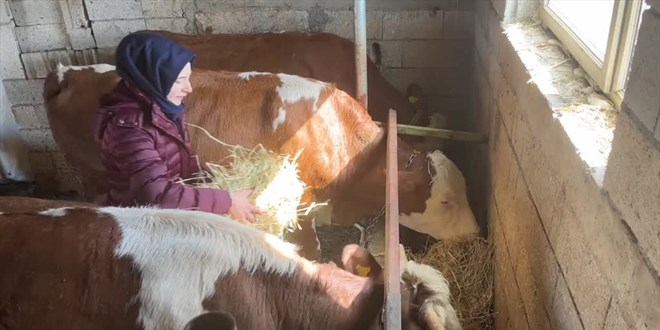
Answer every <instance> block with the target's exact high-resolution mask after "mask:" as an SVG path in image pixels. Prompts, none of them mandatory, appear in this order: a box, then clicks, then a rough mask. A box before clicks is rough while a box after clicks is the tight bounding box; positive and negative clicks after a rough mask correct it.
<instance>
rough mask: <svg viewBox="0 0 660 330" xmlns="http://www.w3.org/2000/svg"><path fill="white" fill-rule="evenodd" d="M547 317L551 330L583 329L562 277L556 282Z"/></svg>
mask: <svg viewBox="0 0 660 330" xmlns="http://www.w3.org/2000/svg"><path fill="white" fill-rule="evenodd" d="M548 317H549V318H550V324H552V328H553V329H584V326H583V325H582V322H581V321H580V316H579V315H578V312H577V309H576V307H575V305H574V304H573V299H572V298H571V293H570V291H569V290H568V286H567V285H566V280H565V279H564V277H563V276H560V277H559V279H558V280H557V289H556V290H555V295H554V299H553V302H552V308H551V309H550V310H549V311H548Z"/></svg>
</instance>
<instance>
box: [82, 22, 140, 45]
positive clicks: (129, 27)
mask: <svg viewBox="0 0 660 330" xmlns="http://www.w3.org/2000/svg"><path fill="white" fill-rule="evenodd" d="M146 28H147V26H146V23H145V21H144V19H131V20H121V21H95V22H92V30H93V31H94V37H95V38H96V45H97V46H98V47H116V46H117V45H118V44H119V42H120V41H121V39H122V38H124V37H125V36H127V35H129V34H131V33H133V32H137V31H140V30H145V29H146Z"/></svg>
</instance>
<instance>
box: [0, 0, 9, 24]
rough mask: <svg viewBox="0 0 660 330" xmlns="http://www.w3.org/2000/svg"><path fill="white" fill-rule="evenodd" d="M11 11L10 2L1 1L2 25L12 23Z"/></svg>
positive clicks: (0, 18)
mask: <svg viewBox="0 0 660 330" xmlns="http://www.w3.org/2000/svg"><path fill="white" fill-rule="evenodd" d="M11 19H12V16H11V9H10V8H9V1H7V0H0V25H5V24H8V23H10V22H11Z"/></svg>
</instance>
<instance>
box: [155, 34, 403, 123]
mask: <svg viewBox="0 0 660 330" xmlns="http://www.w3.org/2000/svg"><path fill="white" fill-rule="evenodd" d="M153 32H157V33H160V34H162V35H165V36H167V37H169V38H171V39H173V40H175V41H177V42H179V43H180V44H181V45H183V46H185V47H187V48H190V49H191V50H193V51H194V52H195V53H196V55H197V57H196V59H195V62H194V64H193V66H194V67H196V68H200V69H208V70H227V71H236V72H242V71H263V72H274V73H288V74H294V75H299V76H302V77H307V78H314V79H318V80H321V81H326V82H331V83H335V84H336V85H337V88H339V89H341V90H343V91H344V92H346V93H348V94H349V95H351V96H352V97H355V95H356V80H355V55H354V54H355V50H354V44H353V42H351V41H350V40H348V39H344V38H342V37H339V36H337V35H334V34H330V33H301V32H286V33H260V34H212V35H186V34H179V33H174V32H169V31H153ZM367 74H368V77H367V84H368V90H369V113H370V114H371V116H372V117H373V119H374V120H378V121H383V122H385V121H387V112H388V109H390V108H392V109H395V110H397V116H398V122H400V123H409V122H410V120H411V119H412V117H413V116H414V114H415V110H416V109H415V107H413V106H412V105H411V104H410V102H409V101H408V100H407V98H406V97H405V96H404V95H403V94H402V93H401V92H399V91H398V90H397V89H396V88H394V86H392V85H391V84H390V83H389V82H388V81H387V80H385V78H384V77H383V76H382V75H381V73H380V72H379V71H378V68H377V67H376V65H375V64H374V63H373V62H372V61H371V59H368V62H367Z"/></svg>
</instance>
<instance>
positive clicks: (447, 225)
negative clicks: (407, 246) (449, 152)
mask: <svg viewBox="0 0 660 330" xmlns="http://www.w3.org/2000/svg"><path fill="white" fill-rule="evenodd" d="M427 157H428V158H429V160H430V162H431V164H430V165H431V166H433V168H434V170H435V176H434V177H433V180H432V186H431V196H430V197H429V199H428V200H427V201H426V209H425V210H424V213H411V214H410V215H405V214H401V215H400V216H399V221H400V223H401V224H402V225H404V226H406V227H408V228H411V229H413V230H416V231H418V232H421V233H425V234H429V235H431V236H433V237H434V238H436V239H440V240H457V239H460V238H464V237H467V236H470V235H476V234H478V233H479V226H478V225H477V221H476V220H475V218H474V214H473V213H472V209H471V208H470V205H469V204H468V200H467V193H466V188H465V178H464V177H463V174H462V173H461V171H460V170H459V169H458V167H457V166H456V164H454V162H452V161H451V160H450V159H449V158H447V156H445V155H444V154H443V153H442V152H440V151H434V152H432V153H429V154H428V155H427Z"/></svg>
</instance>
